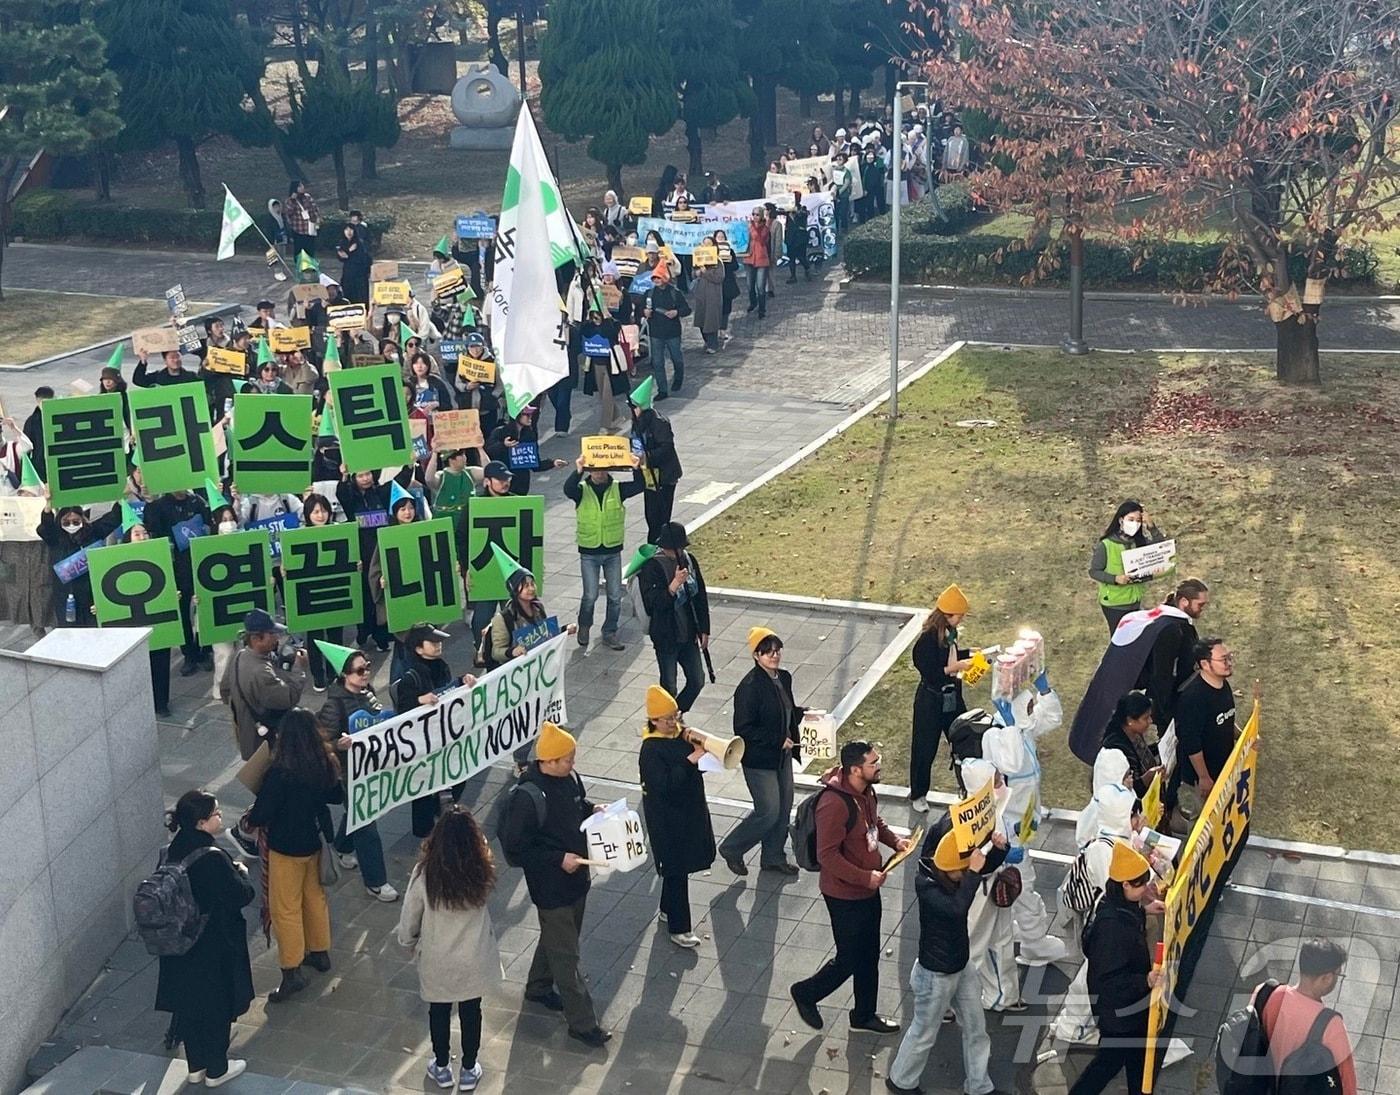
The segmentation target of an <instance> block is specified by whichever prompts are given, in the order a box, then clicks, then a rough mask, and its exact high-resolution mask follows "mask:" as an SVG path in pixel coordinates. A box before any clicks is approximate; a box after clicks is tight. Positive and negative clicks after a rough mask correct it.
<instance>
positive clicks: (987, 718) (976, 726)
mask: <svg viewBox="0 0 1400 1095" xmlns="http://www.w3.org/2000/svg"><path fill="white" fill-rule="evenodd" d="M993 725H994V724H993V722H992V716H991V713H990V712H988V711H985V710H983V709H982V708H980V707H974V708H973V709H972V710H971V711H964V712H963V713H962V714H961V715H959V716H958V717H957V718H955V719H954V720H953V725H952V726H950V727H948V744H949V746H951V751H952V756H951V757H950V758H949V767H950V768H952V770H953V772H954V773H956V775H957V777H958V786H959V787H962V762H963V761H965V760H980V759H981V758H982V735H983V734H985V733H986V732H987V731H988V730H990V729H991V728H992V726H993ZM963 794H967V788H966V787H963Z"/></svg>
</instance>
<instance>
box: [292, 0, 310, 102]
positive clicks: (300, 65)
mask: <svg viewBox="0 0 1400 1095" xmlns="http://www.w3.org/2000/svg"><path fill="white" fill-rule="evenodd" d="M292 52H293V53H294V54H295V55H296V61H297V75H299V76H300V77H301V82H302V83H307V82H308V81H309V80H310V79H311V66H310V65H309V64H308V63H307V58H306V28H305V27H304V26H303V25H302V21H301V5H300V4H293V5H292Z"/></svg>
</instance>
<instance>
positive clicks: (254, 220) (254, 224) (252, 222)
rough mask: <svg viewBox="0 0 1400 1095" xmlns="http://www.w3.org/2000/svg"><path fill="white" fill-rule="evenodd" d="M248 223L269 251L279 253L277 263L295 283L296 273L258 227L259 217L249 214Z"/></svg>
mask: <svg viewBox="0 0 1400 1095" xmlns="http://www.w3.org/2000/svg"><path fill="white" fill-rule="evenodd" d="M221 185H222V186H223V188H224V190H225V191H226V192H227V193H229V194H232V193H233V191H232V190H229V186H228V183H221ZM235 200H237V199H235ZM239 204H240V205H241V204H242V203H241V202H240V203H239ZM248 221H249V224H250V225H251V226H252V229H253V231H254V232H256V233H257V234H258V235H259V236H261V237H262V241H263V243H265V244H267V249H268V250H269V251H276V252H277V261H278V262H280V263H281V264H282V268H283V269H284V270H286V271H287V277H288V279H289V280H291V281H295V280H296V271H295V270H293V269H292V268H291V267H290V266H288V265H287V260H286V259H284V258H283V257H282V252H281V251H278V250H277V245H276V244H275V243H273V242H272V241H271V240H270V239H268V238H267V236H266V235H265V234H264V232H263V230H262V229H261V228H259V227H258V219H257V217H254V216H253V215H252V214H249V216H248Z"/></svg>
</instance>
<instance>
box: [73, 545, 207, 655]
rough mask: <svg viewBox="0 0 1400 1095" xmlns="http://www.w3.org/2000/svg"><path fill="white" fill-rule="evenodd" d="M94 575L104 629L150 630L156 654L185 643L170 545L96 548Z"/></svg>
mask: <svg viewBox="0 0 1400 1095" xmlns="http://www.w3.org/2000/svg"><path fill="white" fill-rule="evenodd" d="M88 576H89V578H90V580H91V582H92V604H93V608H94V609H95V611H96V614H97V624H98V626H99V627H149V628H150V629H151V638H150V647H151V649H152V650H169V649H170V648H171V647H172V646H179V645H180V644H181V643H182V642H184V641H185V629H184V627H183V626H182V625H181V623H180V590H179V588H178V587H177V586H176V585H175V564H174V561H173V559H172V558H171V544H170V541H169V540H167V539H165V538H164V537H160V538H158V539H155V540H143V541H141V542H140V543H132V544H116V545H114V546H112V547H104V548H93V549H92V550H91V551H89V552H88Z"/></svg>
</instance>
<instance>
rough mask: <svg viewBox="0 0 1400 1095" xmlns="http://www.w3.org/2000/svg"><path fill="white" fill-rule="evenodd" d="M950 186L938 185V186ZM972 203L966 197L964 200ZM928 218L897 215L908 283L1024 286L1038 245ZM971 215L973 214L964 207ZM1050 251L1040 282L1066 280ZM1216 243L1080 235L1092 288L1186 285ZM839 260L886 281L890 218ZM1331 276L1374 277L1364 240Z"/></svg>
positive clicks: (1342, 255)
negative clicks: (943, 228) (1138, 242)
mask: <svg viewBox="0 0 1400 1095" xmlns="http://www.w3.org/2000/svg"><path fill="white" fill-rule="evenodd" d="M947 189H949V188H948V187H941V188H940V190H939V193H940V200H942V192H943V191H944V190H947ZM969 207H970V203H969ZM931 219H932V220H936V218H934V215H933V212H932V209H931V208H928V207H926V206H925V205H924V203H923V202H920V203H918V205H916V206H914V207H913V208H912V209H911V207H909V206H905V208H904V210H903V211H902V214H901V218H900V228H901V232H900V236H901V241H900V256H899V257H900V262H899V265H900V278H901V280H903V281H908V282H915V283H918V282H929V281H965V282H973V283H982V284H989V283H990V284H1008V285H1019V284H1022V283H1023V282H1024V280H1025V278H1026V276H1027V275H1028V274H1030V273H1031V271H1032V270H1034V269H1035V266H1036V263H1037V262H1038V260H1039V258H1040V254H1041V251H1042V250H1043V247H1028V246H1027V245H1026V243H1025V241H1024V240H1023V239H1020V238H1019V237H1012V236H991V235H987V236H950V235H933V234H931V232H929V231H927V230H921V226H925V225H927V224H928V222H929V221H930V220H931ZM969 219H971V214H970V213H969ZM1049 246H1051V247H1053V248H1054V250H1055V259H1056V265H1055V266H1054V268H1053V269H1052V270H1051V271H1050V272H1049V273H1048V274H1047V275H1046V276H1045V277H1043V278H1042V279H1041V280H1042V281H1045V282H1051V283H1056V282H1064V281H1068V279H1069V253H1068V252H1069V247H1068V244H1066V243H1064V242H1063V241H1056V242H1054V243H1052V244H1050V245H1049ZM1223 246H1224V245H1223V244H1221V243H1189V242H1179V241H1161V242H1157V243H1151V244H1147V245H1145V246H1144V247H1143V248H1141V249H1138V248H1134V247H1129V246H1127V245H1126V244H1121V243H1115V242H1112V241H1107V240H1098V239H1087V240H1085V241H1084V282H1085V284H1086V285H1088V286H1090V287H1095V286H1098V287H1105V288H1106V287H1112V286H1119V285H1125V284H1137V285H1141V286H1143V287H1145V288H1148V287H1151V288H1163V289H1180V290H1192V289H1197V288H1199V287H1200V285H1201V281H1202V278H1203V277H1205V276H1206V275H1208V274H1210V273H1211V272H1213V271H1214V270H1215V269H1216V268H1217V267H1218V265H1219V262H1220V255H1221V251H1222V249H1223ZM842 259H843V261H844V262H845V265H846V269H847V270H848V271H849V272H850V274H851V276H852V277H857V278H870V279H872V280H885V281H887V280H889V276H890V224H889V218H888V216H884V217H877V218H875V219H873V220H870V221H867V222H865V223H864V224H861V225H857V226H856V227H855V228H853V229H852V230H851V231H850V232H849V233H848V234H847V236H846V239H845V243H844V247H843V252H842ZM1337 265H1338V270H1337V272H1336V273H1334V275H1333V281H1334V282H1340V283H1342V284H1352V285H1364V284H1368V283H1370V282H1372V281H1373V280H1374V278H1375V273H1376V268H1377V265H1378V264H1377V260H1376V256H1375V253H1374V252H1373V251H1372V250H1371V249H1370V247H1369V246H1364V245H1363V246H1348V247H1343V248H1341V250H1340V251H1339V253H1338V259H1337ZM1306 266H1307V264H1306V260H1305V257H1304V256H1303V255H1294V256H1292V258H1291V260H1290V263H1289V267H1290V275H1291V276H1292V278H1293V279H1294V281H1295V282H1296V283H1297V284H1299V285H1301V284H1302V283H1303V280H1304V278H1305V276H1306Z"/></svg>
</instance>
